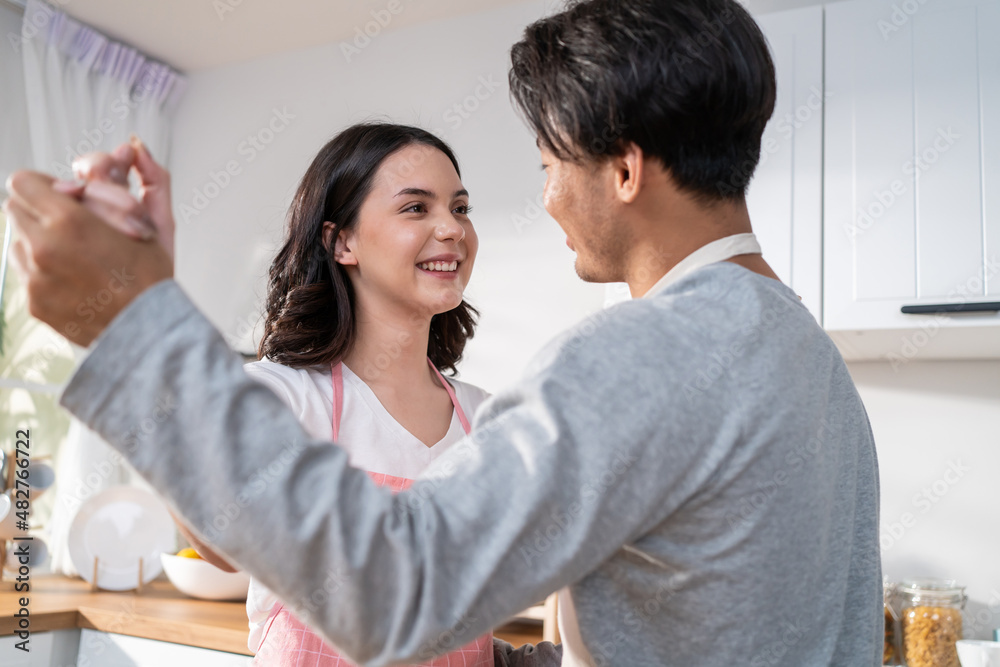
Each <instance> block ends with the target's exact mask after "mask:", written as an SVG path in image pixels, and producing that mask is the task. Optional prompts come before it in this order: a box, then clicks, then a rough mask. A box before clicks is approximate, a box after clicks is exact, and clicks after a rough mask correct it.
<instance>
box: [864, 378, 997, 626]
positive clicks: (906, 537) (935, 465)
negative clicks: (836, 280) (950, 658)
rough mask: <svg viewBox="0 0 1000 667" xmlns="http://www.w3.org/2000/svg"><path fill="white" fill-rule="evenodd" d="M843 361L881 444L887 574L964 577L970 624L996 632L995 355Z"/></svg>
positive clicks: (959, 580) (957, 578) (894, 575)
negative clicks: (962, 358) (894, 364)
mask: <svg viewBox="0 0 1000 667" xmlns="http://www.w3.org/2000/svg"><path fill="white" fill-rule="evenodd" d="M848 366H849V368H850V371H851V375H852V376H853V377H854V381H855V384H856V385H857V387H858V391H859V392H860V394H861V398H862V399H863V400H864V403H865V407H866V408H867V410H868V416H869V419H870V420H871V423H872V430H873V431H874V433H875V445H876V447H877V449H878V455H879V472H880V475H881V482H882V562H883V566H884V568H885V574H886V575H888V576H889V577H890V578H892V579H894V580H897V581H898V580H899V579H902V578H912V577H921V576H929V577H934V578H944V579H956V580H958V582H959V583H962V584H965V585H967V586H968V591H967V592H968V594H969V597H970V599H971V601H972V602H970V606H969V609H968V612H969V613H967V615H966V625H971V624H972V623H973V622H975V623H976V626H977V627H978V632H977V634H978V635H979V636H980V637H982V638H987V639H990V638H992V630H993V628H996V627H1000V567H998V556H1000V530H998V529H1000V520H998V513H1000V484H998V480H997V476H998V471H1000V361H912V362H910V363H909V364H903V365H902V366H899V367H898V368H893V367H892V366H891V365H890V364H888V363H880V362H865V363H851V364H849V365H848ZM985 606H992V607H993V609H992V610H989V611H988V610H986V609H985V608H984V607H985Z"/></svg>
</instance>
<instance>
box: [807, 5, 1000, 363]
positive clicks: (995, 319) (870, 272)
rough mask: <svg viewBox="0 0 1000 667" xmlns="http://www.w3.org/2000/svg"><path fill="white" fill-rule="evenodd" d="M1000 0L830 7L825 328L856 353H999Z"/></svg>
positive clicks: (894, 356)
mask: <svg viewBox="0 0 1000 667" xmlns="http://www.w3.org/2000/svg"><path fill="white" fill-rule="evenodd" d="M998 32H1000V0H853V1H851V2H837V3H832V4H829V5H827V6H826V30H825V40H826V42H825V43H826V46H825V50H826V53H825V72H826V79H825V91H826V101H825V146H824V223H823V227H824V258H823V259H824V289H823V323H824V327H825V328H826V329H827V331H829V332H830V334H831V336H832V337H833V338H834V340H836V341H837V343H838V345H840V347H841V350H842V351H843V352H844V353H845V356H846V357H847V358H849V359H850V358H880V357H881V358H888V359H890V360H895V361H905V360H907V359H910V358H913V357H916V356H920V357H921V358H961V357H997V356H1000V315H998V314H997V312H995V311H984V312H975V313H973V312H964V313H951V314H944V313H940V312H939V313H930V314H916V315H914V314H904V313H903V312H901V311H902V308H903V307H904V306H923V307H928V306H930V307H935V308H937V307H941V306H944V307H947V306H951V307H955V306H958V307H962V308H969V307H970V306H976V307H982V306H983V305H987V304H989V303H993V302H1000V41H998V40H997V39H996V35H997V34H998Z"/></svg>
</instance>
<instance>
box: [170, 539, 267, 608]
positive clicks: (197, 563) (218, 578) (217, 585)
mask: <svg viewBox="0 0 1000 667" xmlns="http://www.w3.org/2000/svg"><path fill="white" fill-rule="evenodd" d="M160 562H161V563H163V571H164V572H166V574H167V579H169V580H170V583H172V584H173V585H174V586H175V587H176V588H177V590H179V591H180V592H181V593H184V594H186V595H190V596H191V597H193V598H199V599H202V600H246V599H247V590H248V589H249V587H250V576H249V575H248V574H246V573H245V572H225V571H223V570H220V569H219V568H217V567H215V566H214V565H212V564H211V563H209V562H208V561H207V560H205V559H203V558H202V557H201V556H199V555H198V552H197V551H195V550H194V549H191V548H190V547H188V548H186V549H181V550H180V551H179V552H177V555H174V554H168V553H161V554H160Z"/></svg>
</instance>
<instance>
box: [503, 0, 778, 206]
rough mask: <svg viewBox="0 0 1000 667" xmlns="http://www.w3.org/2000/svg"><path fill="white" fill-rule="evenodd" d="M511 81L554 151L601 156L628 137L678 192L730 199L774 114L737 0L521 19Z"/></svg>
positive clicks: (605, 5)
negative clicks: (657, 162)
mask: <svg viewBox="0 0 1000 667" xmlns="http://www.w3.org/2000/svg"><path fill="white" fill-rule="evenodd" d="M510 89H511V95H512V97H513V98H514V101H515V103H516V105H517V106H518V107H519V108H520V109H521V111H522V113H523V114H524V116H525V118H526V119H527V121H528V123H529V124H530V125H531V127H532V128H533V129H534V131H535V132H536V134H537V135H538V141H539V145H540V146H543V147H545V148H546V149H548V150H549V151H551V152H552V153H553V154H555V155H556V156H557V157H559V158H560V159H564V160H565V159H570V160H574V161H586V160H601V159H603V158H605V157H607V156H611V155H620V154H621V152H622V150H623V149H624V148H625V146H626V145H627V144H628V143H629V142H634V143H635V144H637V145H638V146H639V147H640V148H641V149H642V150H643V152H644V153H645V154H646V155H648V156H652V157H656V158H658V159H659V160H660V161H661V162H662V163H663V165H664V167H666V168H667V169H669V170H670V173H671V174H672V176H673V178H674V180H675V181H676V182H677V184H678V185H679V186H680V187H682V188H683V189H685V190H687V191H689V192H691V193H693V194H694V195H696V196H697V197H698V198H699V199H700V200H702V201H704V202H706V203H711V202H716V201H720V200H738V199H742V198H743V197H744V195H745V194H746V188H747V184H748V183H749V182H750V177H751V176H752V175H753V171H754V169H755V168H756V166H757V162H758V161H759V159H760V143H761V135H762V134H763V132H764V126H765V125H766V124H767V121H768V119H769V118H770V117H771V113H772V112H773V111H774V98H775V78H774V63H773V62H772V60H771V55H770V53H769V51H768V47H767V42H766V40H765V39H764V35H763V34H762V33H761V31H760V28H759V27H758V26H757V24H756V23H755V22H754V20H753V18H752V17H751V16H750V14H748V13H747V11H746V10H745V9H743V7H742V6H741V5H740V4H739V3H738V2H736V0H586V1H583V2H571V3H570V5H569V6H568V8H567V9H566V10H564V11H563V12H561V13H559V14H557V15H554V16H550V17H548V18H545V19H542V20H540V21H537V22H535V23H533V24H532V25H530V26H528V28H527V29H526V30H525V33H524V38H523V39H522V40H521V41H520V42H518V43H517V44H515V45H514V46H513V47H512V49H511V70H510Z"/></svg>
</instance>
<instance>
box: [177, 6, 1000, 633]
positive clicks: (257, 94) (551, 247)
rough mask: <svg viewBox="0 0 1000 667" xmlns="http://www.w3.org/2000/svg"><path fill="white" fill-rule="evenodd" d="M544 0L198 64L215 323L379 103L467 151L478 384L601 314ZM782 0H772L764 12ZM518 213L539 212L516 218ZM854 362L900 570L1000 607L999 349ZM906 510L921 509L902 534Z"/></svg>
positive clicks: (187, 242)
mask: <svg viewBox="0 0 1000 667" xmlns="http://www.w3.org/2000/svg"><path fill="white" fill-rule="evenodd" d="M548 4H549V3H545V2H541V1H537V2H530V3H526V4H524V5H521V6H517V7H513V8H508V9H504V10H499V11H494V12H490V13H488V14H482V15H479V16H472V17H464V18H460V19H455V20H449V21H442V22H439V23H435V24H433V25H425V26H419V27H415V28H412V29H406V30H401V31H399V32H389V33H386V34H382V35H379V36H378V37H377V38H376V39H374V40H373V42H372V44H371V45H370V46H368V47H366V48H365V49H364V50H363V51H362V52H361V54H359V55H358V56H356V57H355V58H354V60H353V61H352V62H350V63H348V62H346V59H345V57H344V56H343V54H342V53H341V49H340V46H339V44H330V45H328V46H325V47H321V48H311V49H308V50H304V51H299V52H295V53H289V54H284V55H280V56H273V57H268V58H266V59H263V60H260V61H256V62H252V63H247V64H242V65H238V66H230V67H225V68H220V69H216V70H212V71H208V72H201V73H196V74H195V75H193V76H192V77H191V86H190V88H189V91H188V93H187V97H186V100H185V102H184V104H183V105H182V108H181V109H180V113H179V115H178V120H177V128H176V132H175V148H174V155H175V157H174V162H173V167H174V173H175V180H174V187H175V196H176V199H177V205H178V206H179V205H180V204H182V203H185V204H188V205H191V204H192V199H193V191H194V189H195V188H198V189H199V190H200V189H203V188H204V187H205V185H206V184H207V183H210V182H211V180H210V176H209V172H210V171H212V170H215V171H218V170H220V169H221V168H222V167H223V166H224V165H225V163H226V162H227V161H228V160H236V161H237V162H238V163H239V164H240V166H241V168H242V173H241V174H239V175H238V176H236V177H234V178H233V179H232V182H231V183H230V184H229V185H228V187H225V188H223V189H222V190H221V193H220V194H219V195H218V196H217V197H216V198H214V199H213V200H212V201H211V202H210V204H209V206H208V207H207V208H206V209H205V210H204V211H203V212H201V213H200V214H199V215H197V216H196V217H194V218H193V219H192V221H191V222H188V223H180V221H179V224H180V229H179V232H178V276H179V279H180V281H181V282H182V283H183V284H184V286H185V287H186V288H187V289H188V290H189V291H190V292H191V293H192V295H193V296H194V298H195V300H196V301H197V303H198V304H199V305H200V306H201V307H202V308H203V309H204V310H205V311H206V313H207V314H208V315H209V317H210V318H211V319H212V320H213V321H214V322H215V323H216V324H217V325H218V326H220V328H222V329H223V330H224V331H226V332H230V333H232V332H236V331H237V329H238V328H239V326H240V324H241V323H243V322H245V321H246V319H247V318H248V316H254V317H255V315H256V311H255V308H256V306H257V302H256V298H255V296H254V293H255V292H254V291H255V290H257V293H258V294H259V293H260V289H261V288H262V284H261V283H260V278H261V276H263V273H264V270H265V268H266V263H267V261H268V260H269V259H270V256H271V255H272V254H273V252H274V250H275V249H276V245H275V244H276V239H277V238H278V236H279V234H280V229H281V225H282V221H283V216H284V212H285V208H286V207H287V204H288V201H289V198H290V196H291V194H292V192H293V190H294V188H295V185H296V182H297V180H298V178H299V177H300V176H301V174H302V172H303V171H304V170H305V168H306V166H307V165H308V163H309V161H310V160H311V158H312V156H313V154H314V153H315V152H316V150H318V148H319V147H320V146H321V145H322V143H324V142H325V141H326V140H327V139H328V138H330V137H331V136H332V135H333V134H334V133H335V132H336V131H337V130H338V129H340V128H342V127H344V126H346V125H347V124H349V123H352V122H356V121H360V120H365V119H369V118H372V117H373V116H375V115H378V116H382V115H384V116H386V117H388V118H391V119H392V120H395V121H399V122H407V123H414V124H420V125H423V126H425V127H427V128H429V129H432V130H438V131H439V133H440V134H441V135H442V136H443V137H444V138H445V139H446V140H447V141H449V142H450V143H451V144H452V145H453V146H454V148H455V149H456V151H457V152H458V155H459V158H460V160H461V163H462V167H463V170H464V173H465V179H464V180H465V183H466V185H467V186H468V187H469V189H470V191H471V193H472V203H473V205H474V207H475V211H474V215H473V218H474V220H475V221H476V225H477V228H478V231H479V234H480V237H481V239H482V247H481V250H480V256H479V260H478V262H477V267H476V275H475V277H474V279H473V283H472V287H471V289H470V296H471V297H472V300H473V301H474V302H475V303H476V304H477V305H478V306H480V307H481V309H482V311H483V313H484V316H483V321H482V326H481V328H480V333H479V334H478V336H477V338H476V339H475V340H474V341H473V342H472V343H471V345H470V348H469V353H468V358H467V360H466V362H465V364H464V367H463V373H464V377H465V378H466V379H469V380H471V381H473V382H477V383H480V384H482V385H484V386H486V387H487V388H490V389H495V388H497V387H499V386H501V385H502V384H505V383H507V382H510V381H512V380H513V379H514V378H515V377H516V375H517V373H519V371H520V369H521V368H523V366H524V362H525V357H526V356H528V355H530V354H531V353H532V352H533V351H535V350H536V349H537V348H538V347H539V346H540V345H541V344H543V343H544V342H545V341H547V340H548V339H549V338H550V337H551V336H552V335H554V334H555V333H557V332H558V331H560V330H562V329H563V328H565V327H566V326H569V325H570V324H571V323H573V322H574V321H576V320H578V319H579V318H580V317H582V316H584V315H585V314H587V313H588V312H592V311H593V310H595V309H597V308H599V307H600V305H601V302H602V300H603V296H604V292H603V290H602V289H601V288H600V287H598V286H593V285H585V284H583V283H581V282H580V281H579V280H578V279H577V278H576V276H575V274H574V273H573V270H572V253H570V252H569V251H568V250H567V249H566V248H565V247H564V245H563V235H562V234H561V232H560V230H559V229H558V227H557V226H556V225H555V223H554V222H553V221H552V220H551V219H550V218H549V217H548V216H547V215H546V214H545V213H544V211H543V210H542V209H541V206H540V205H537V206H535V205H534V204H533V201H534V200H535V198H536V197H537V195H538V194H539V192H540V190H541V185H542V182H543V177H542V174H541V173H540V172H539V170H538V157H537V153H536V151H535V149H534V146H533V141H532V137H531V135H530V133H529V132H528V131H527V130H526V129H525V128H524V127H523V125H522V124H521V122H520V121H519V120H518V119H517V118H516V117H515V116H514V114H513V112H512V110H511V107H510V104H509V102H508V96H507V89H506V84H505V81H506V71H507V50H508V48H509V46H510V45H511V44H512V43H513V42H514V41H515V40H516V39H517V38H518V36H519V33H520V31H521V29H522V28H523V26H524V25H526V24H527V23H529V22H530V21H532V20H533V19H535V18H537V17H539V16H541V15H543V14H544V13H546V11H547V5H548ZM778 4H779V3H777V2H776V1H772V0H761V1H760V2H758V3H756V5H755V4H754V3H753V2H751V9H756V10H758V11H767V10H771V9H775V8H778V7H777V5H778ZM787 4H789V5H795V6H800V5H804V4H811V3H807V2H799V1H794V2H788V3H787ZM781 8H784V6H782V7H781ZM480 77H485V78H486V79H487V80H492V81H496V82H501V83H502V84H503V85H502V86H500V87H499V88H497V89H496V90H495V91H493V92H492V94H490V95H489V96H488V98H487V99H485V100H483V101H481V102H479V103H478V104H479V108H478V109H476V110H475V111H474V112H472V113H471V114H470V115H469V118H467V119H463V120H462V122H461V123H460V124H458V125H457V127H456V126H455V123H449V122H448V118H451V116H448V117H446V116H445V114H446V113H447V112H448V109H449V108H451V107H452V105H454V104H455V103H461V102H462V101H463V100H464V99H466V98H468V96H469V95H472V94H474V93H475V90H476V87H477V86H478V85H479V80H480ZM491 78H492V79H491ZM480 92H485V89H481V91H480ZM470 106H471V105H470ZM273 108H279V109H287V111H288V112H289V113H291V114H293V115H294V116H295V118H294V119H291V120H290V121H289V124H288V127H287V128H286V129H285V130H283V131H282V132H281V133H280V134H277V135H276V136H275V138H274V141H273V142H272V143H271V144H269V145H268V146H267V147H266V148H265V150H263V151H262V152H261V153H259V154H258V155H257V156H256V158H255V159H254V161H252V162H248V161H247V159H246V158H247V157H248V156H246V155H242V154H241V153H240V152H239V148H238V147H239V145H240V142H242V141H244V140H245V138H246V136H247V135H248V134H250V133H257V132H258V131H259V130H261V129H262V128H264V127H265V126H266V124H267V122H268V121H269V120H270V118H271V117H272V109H273ZM515 215H520V216H522V221H524V220H528V221H531V224H528V225H526V226H523V227H522V226H519V225H518V224H515V222H514V218H513V216H515ZM247 257H253V258H254V259H253V261H252V262H248V261H247V260H246V258H247ZM850 369H851V372H852V374H853V376H854V378H855V381H856V382H857V384H858V388H859V390H860V392H861V395H862V397H863V399H864V401H865V404H866V406H867V408H868V412H869V416H870V418H871V421H872V425H873V428H874V431H875V437H876V443H877V445H878V450H879V456H880V468H881V478H882V517H883V519H882V520H883V533H884V543H885V545H886V549H885V551H884V562H885V569H886V573H887V574H889V575H890V576H891V577H893V578H897V579H898V578H903V577H913V576H920V575H930V576H937V577H954V578H956V579H958V580H960V581H961V582H964V583H966V584H968V586H969V593H970V596H971V597H972V598H973V600H974V602H978V603H979V606H976V605H975V604H973V606H972V608H971V613H972V614H976V613H977V611H980V612H981V611H983V608H982V605H984V604H988V603H991V602H997V603H998V604H1000V593H997V594H996V596H994V591H1000V568H997V567H995V566H994V560H995V557H996V555H997V554H1000V536H997V535H995V534H994V532H993V530H994V529H995V528H996V527H997V524H998V522H997V519H996V516H997V512H998V511H1000V485H998V484H996V482H995V480H994V476H995V471H997V470H1000V446H998V445H1000V442H998V440H1000V436H998V431H997V425H1000V361H990V362H912V363H910V364H908V365H905V366H903V367H902V368H900V369H898V370H894V369H892V368H891V367H890V366H889V365H888V364H882V363H856V364H851V365H850ZM952 462H956V463H960V464H961V465H962V466H967V467H968V468H969V470H964V469H963V470H962V476H961V477H960V478H957V481H956V483H954V484H948V485H947V487H946V490H945V492H944V494H943V495H942V496H941V497H940V498H939V499H938V501H937V502H933V503H932V504H931V505H930V506H929V507H927V505H926V503H924V502H922V501H920V500H919V499H915V496H917V495H918V494H920V493H921V490H922V489H923V488H924V487H928V488H930V489H931V490H932V491H931V492H932V493H933V489H934V483H935V481H937V480H939V479H941V480H943V479H945V476H946V474H947V476H948V477H949V478H951V479H953V480H954V479H956V478H955V476H954V474H952V473H948V472H947V471H948V470H949V468H950V466H951V463H952ZM942 483H945V484H946V482H942ZM937 488H938V490H941V489H943V488H945V487H942V486H941V484H940V483H939V484H938V487H937ZM907 512H908V513H909V514H911V515H912V518H913V521H912V522H909V523H911V525H910V526H909V527H903V528H902V530H901V531H900V529H899V527H898V526H901V525H902V519H903V517H904V513H907ZM896 524H898V526H897V525H896ZM894 534H898V535H899V537H894ZM995 626H1000V614H998V615H996V617H995V618H994V616H993V615H992V614H987V616H986V617H982V618H981V619H980V623H979V628H980V629H979V634H980V635H981V636H989V633H990V630H991V629H992V627H995Z"/></svg>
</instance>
